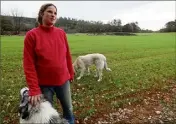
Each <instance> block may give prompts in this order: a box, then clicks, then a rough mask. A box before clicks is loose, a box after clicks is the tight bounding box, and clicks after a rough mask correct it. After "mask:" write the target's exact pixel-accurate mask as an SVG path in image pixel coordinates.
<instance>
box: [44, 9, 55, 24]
mask: <svg viewBox="0 0 176 124" xmlns="http://www.w3.org/2000/svg"><path fill="white" fill-rule="evenodd" d="M56 17H57V11H56V8H55V7H54V6H49V7H48V8H47V9H46V10H45V11H44V13H43V15H42V22H43V25H47V26H51V25H54V24H55V22H56Z"/></svg>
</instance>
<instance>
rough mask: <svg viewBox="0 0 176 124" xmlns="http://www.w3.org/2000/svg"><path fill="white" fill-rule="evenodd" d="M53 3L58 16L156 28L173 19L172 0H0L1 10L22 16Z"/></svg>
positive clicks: (35, 14) (31, 13) (34, 13)
mask: <svg viewBox="0 0 176 124" xmlns="http://www.w3.org/2000/svg"><path fill="white" fill-rule="evenodd" d="M48 2H51V3H54V4H55V5H56V6H57V8H58V17H59V16H62V17H70V18H76V19H83V20H94V21H103V22H105V23H106V22H107V21H110V20H112V19H114V18H116V19H121V20H122V24H123V25H124V24H126V23H129V22H134V21H137V22H138V23H139V26H140V27H141V28H143V29H146V28H147V29H152V30H158V29H160V28H162V27H163V26H164V25H165V23H167V22H168V21H172V20H175V4H176V3H175V1H1V13H2V14H3V13H6V14H8V13H9V12H10V11H11V9H16V8H18V11H19V12H21V13H22V14H23V16H26V17H37V13H38V10H39V8H40V6H41V5H42V4H43V3H48Z"/></svg>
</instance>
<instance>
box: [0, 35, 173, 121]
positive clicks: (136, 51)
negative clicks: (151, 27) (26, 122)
mask: <svg viewBox="0 0 176 124" xmlns="http://www.w3.org/2000/svg"><path fill="white" fill-rule="evenodd" d="M23 39H24V37H23V36H1V88H0V92H1V95H0V101H1V102H0V109H1V110H0V116H1V118H0V119H1V121H0V123H1V122H4V123H11V124H12V123H16V122H17V121H18V116H17V110H18V105H19V90H20V89H21V88H22V87H23V86H25V78H24V73H23V68H22V52H23ZM175 40H176V37H175V33H160V34H159V33H156V34H154V33H153V34H139V35H138V36H88V35H83V34H79V35H68V41H69V45H70V49H71V53H72V57H73V61H74V60H75V58H76V57H78V56H79V55H83V54H87V53H96V52H98V53H103V54H104V55H105V56H106V57H107V63H108V66H109V67H110V68H111V69H112V72H106V71H104V72H103V81H102V82H97V79H96V78H94V77H93V75H94V66H93V67H92V68H91V72H92V73H91V75H90V76H85V77H83V78H82V79H81V80H79V81H76V80H75V81H74V82H73V84H72V85H71V88H72V99H73V107H74V113H75V116H76V118H77V119H78V120H79V119H80V120H81V119H84V118H85V117H88V116H92V115H94V114H97V113H101V112H103V111H107V110H109V111H110V110H112V111H113V110H115V109H117V108H119V107H123V106H125V105H126V104H128V103H129V102H130V103H133V102H140V101H141V100H142V99H143V96H142V95H141V96H140V97H128V96H130V95H131V94H135V93H139V92H143V91H147V90H162V89H167V87H168V86H169V85H168V84H167V83H166V82H167V80H176V78H175V67H176V43H175V42H176V41H175ZM57 107H58V106H57ZM58 109H59V110H60V107H58Z"/></svg>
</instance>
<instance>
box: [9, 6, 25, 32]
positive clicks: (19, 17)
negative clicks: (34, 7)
mask: <svg viewBox="0 0 176 124" xmlns="http://www.w3.org/2000/svg"><path fill="white" fill-rule="evenodd" d="M11 16H12V18H13V27H14V31H15V34H19V33H20V31H21V29H22V25H23V19H24V17H23V14H22V13H21V12H19V10H18V9H17V8H15V9H12V10H11Z"/></svg>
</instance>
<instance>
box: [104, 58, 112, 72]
mask: <svg viewBox="0 0 176 124" xmlns="http://www.w3.org/2000/svg"><path fill="white" fill-rule="evenodd" d="M104 68H105V69H106V70H107V71H112V70H111V69H110V68H108V64H107V62H106V60H104Z"/></svg>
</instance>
